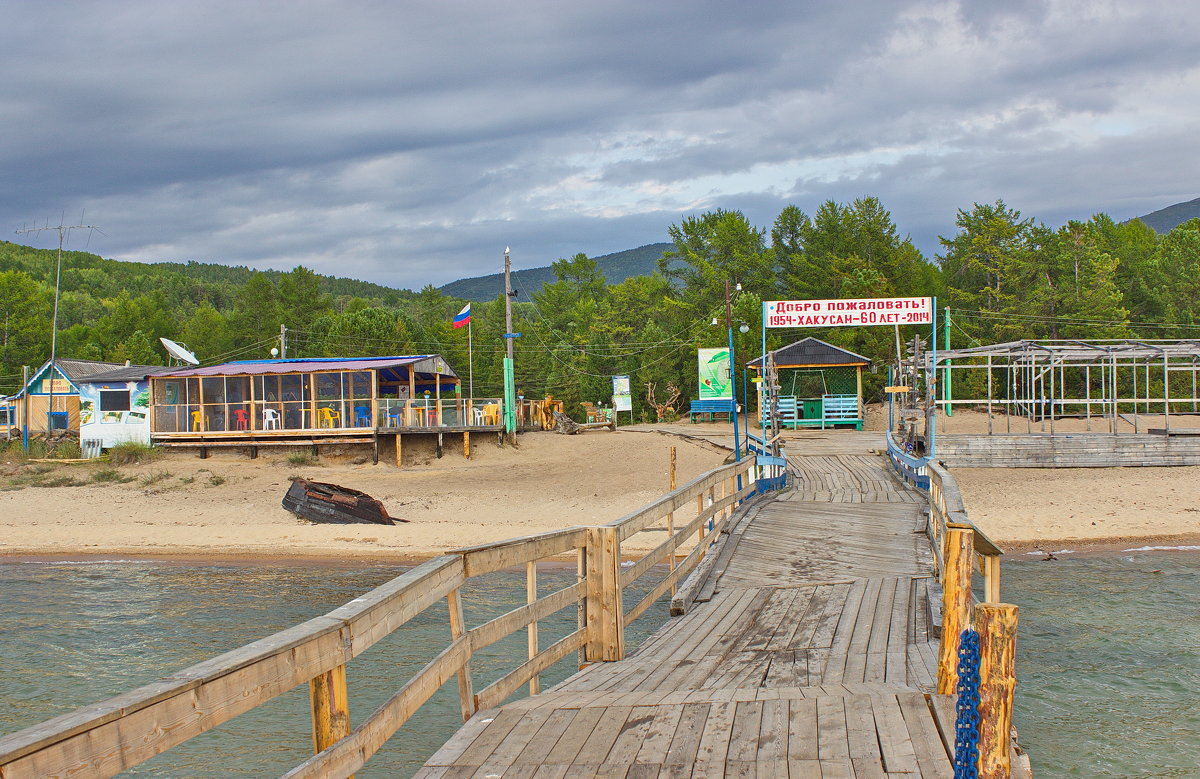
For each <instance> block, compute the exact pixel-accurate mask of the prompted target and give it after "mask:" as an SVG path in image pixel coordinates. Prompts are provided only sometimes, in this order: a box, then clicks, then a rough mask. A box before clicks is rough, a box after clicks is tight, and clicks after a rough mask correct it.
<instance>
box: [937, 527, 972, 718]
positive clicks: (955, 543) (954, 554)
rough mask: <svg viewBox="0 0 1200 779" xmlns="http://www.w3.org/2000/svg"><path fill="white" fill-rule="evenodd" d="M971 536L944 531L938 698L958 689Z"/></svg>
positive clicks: (966, 618)
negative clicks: (959, 653) (960, 644)
mask: <svg viewBox="0 0 1200 779" xmlns="http://www.w3.org/2000/svg"><path fill="white" fill-rule="evenodd" d="M974 535H975V534H974V533H973V532H972V531H970V530H961V529H957V528H955V529H951V530H948V531H947V532H946V547H945V568H946V569H945V571H944V572H943V575H942V638H941V643H940V645H939V647H938V678H937V691H938V694H939V695H953V694H954V693H955V692H957V690H958V645H959V641H960V639H961V633H962V632H963V630H965V629H966V627H967V625H968V624H969V620H970V616H971V614H970V608H971V567H972V566H971V554H972V552H973V549H974V546H973V545H974Z"/></svg>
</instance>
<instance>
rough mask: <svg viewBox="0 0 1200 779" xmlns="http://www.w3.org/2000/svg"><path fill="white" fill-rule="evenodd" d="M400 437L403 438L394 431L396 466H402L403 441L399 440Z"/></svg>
mask: <svg viewBox="0 0 1200 779" xmlns="http://www.w3.org/2000/svg"><path fill="white" fill-rule="evenodd" d="M401 438H403V436H401V435H400V434H399V433H396V467H397V468H401V467H403V466H404V442H403V441H401Z"/></svg>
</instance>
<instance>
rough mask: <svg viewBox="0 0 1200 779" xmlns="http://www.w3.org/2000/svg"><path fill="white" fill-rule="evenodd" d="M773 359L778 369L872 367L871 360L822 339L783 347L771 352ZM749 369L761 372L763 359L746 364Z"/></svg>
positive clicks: (802, 340) (809, 339) (804, 339)
mask: <svg viewBox="0 0 1200 779" xmlns="http://www.w3.org/2000/svg"><path fill="white" fill-rule="evenodd" d="M771 359H772V360H773V361H774V362H775V367H776V368H815V367H837V366H843V365H844V366H847V367H855V366H861V365H870V364H871V360H870V358H867V357H863V356H862V355H861V354H855V353H854V352H852V351H849V350H848V349H842V348H840V347H837V346H834V345H833V344H830V343H826V342H824V341H822V340H821V339H820V338H812V337H809V338H802V339H800V340H799V341H796V342H795V343H790V344H788V345H787V346H781V347H779V348H778V349H776V350H774V351H773V352H771ZM746 366H747V367H749V368H754V369H756V370H760V369H761V367H762V357H756V358H754V359H753V360H750V361H749V362H747V363H746Z"/></svg>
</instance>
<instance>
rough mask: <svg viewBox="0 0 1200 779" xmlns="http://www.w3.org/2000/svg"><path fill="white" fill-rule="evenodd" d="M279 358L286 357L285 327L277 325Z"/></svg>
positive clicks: (284, 358)
mask: <svg viewBox="0 0 1200 779" xmlns="http://www.w3.org/2000/svg"><path fill="white" fill-rule="evenodd" d="M279 359H281V360H286V359H287V328H286V327H284V325H283V324H280V325H279Z"/></svg>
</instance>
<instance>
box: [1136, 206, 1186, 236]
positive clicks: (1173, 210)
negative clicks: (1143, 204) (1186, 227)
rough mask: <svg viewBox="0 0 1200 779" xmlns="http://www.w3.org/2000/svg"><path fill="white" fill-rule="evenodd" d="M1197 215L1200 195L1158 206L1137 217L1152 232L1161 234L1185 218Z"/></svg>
mask: <svg viewBox="0 0 1200 779" xmlns="http://www.w3.org/2000/svg"><path fill="white" fill-rule="evenodd" d="M1197 217H1200V197H1198V198H1196V199H1195V200H1189V201H1187V202H1186V203H1176V204H1175V205H1173V206H1167V207H1166V208H1160V209H1158V210H1157V211H1154V212H1153V213H1149V214H1146V215H1145V216H1139V217H1138V219H1141V220H1142V221H1143V222H1145V223H1146V224H1147V225H1148V226H1149V227H1152V228H1154V232H1156V233H1158V234H1159V235H1162V234H1163V233H1169V232H1171V231H1172V230H1173V229H1175V228H1176V227H1178V226H1179V225H1181V224H1183V223H1184V222H1186V221H1187V220H1189V219H1195V218H1197Z"/></svg>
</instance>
